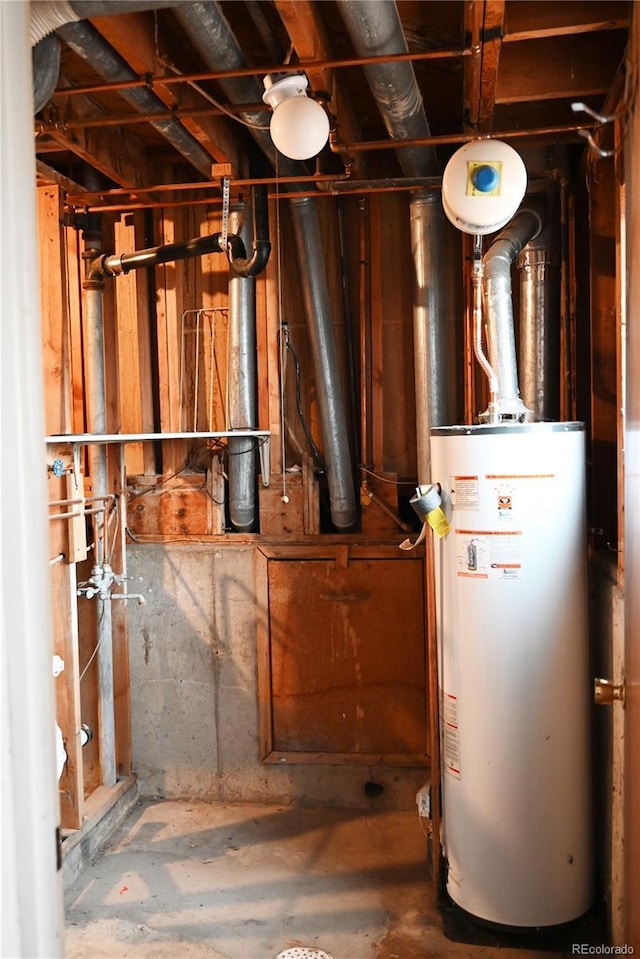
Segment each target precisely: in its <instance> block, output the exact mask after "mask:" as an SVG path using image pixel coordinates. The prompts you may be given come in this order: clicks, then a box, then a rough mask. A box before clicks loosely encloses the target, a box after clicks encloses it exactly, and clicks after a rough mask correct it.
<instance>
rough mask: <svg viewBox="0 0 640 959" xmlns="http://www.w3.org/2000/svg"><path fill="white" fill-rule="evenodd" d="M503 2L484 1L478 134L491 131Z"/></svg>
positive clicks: (496, 0)
mask: <svg viewBox="0 0 640 959" xmlns="http://www.w3.org/2000/svg"><path fill="white" fill-rule="evenodd" d="M504 9H505V2H504V0H486V2H485V5H484V21H483V24H482V65H481V67H480V106H479V110H478V132H479V133H490V132H491V130H492V129H493V111H494V107H495V104H496V87H497V84H498V64H499V62H500V52H501V49H502V31H503V26H504Z"/></svg>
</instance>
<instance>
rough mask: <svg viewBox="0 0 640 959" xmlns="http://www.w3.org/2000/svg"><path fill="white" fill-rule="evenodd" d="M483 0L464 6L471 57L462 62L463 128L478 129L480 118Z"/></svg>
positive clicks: (468, 47) (476, 0)
mask: <svg viewBox="0 0 640 959" xmlns="http://www.w3.org/2000/svg"><path fill="white" fill-rule="evenodd" d="M483 17H484V3H483V0H466V3H465V5H464V45H465V47H466V48H467V49H469V50H471V56H469V57H467V58H466V59H465V61H464V128H465V132H474V131H476V130H477V129H478V119H479V116H480V68H481V66H482V43H481V35H482V20H483Z"/></svg>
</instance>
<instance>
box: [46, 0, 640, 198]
mask: <svg viewBox="0 0 640 959" xmlns="http://www.w3.org/2000/svg"><path fill="white" fill-rule="evenodd" d="M95 6H96V5H95V4H93V3H92V4H91V8H92V9H95ZM105 6H106V7H108V4H106V5H105ZM192 6H195V7H200V8H201V10H202V9H206V8H209V9H215V10H216V14H217V12H221V13H222V14H223V15H224V17H225V18H226V20H227V21H228V24H229V27H230V28H231V31H232V33H233V34H234V35H235V38H236V39H237V43H238V45H239V47H240V49H241V50H242V54H243V58H244V61H245V66H246V69H245V73H246V72H247V70H248V71H249V72H252V71H255V73H253V74H252V76H251V77H250V78H249V79H250V81H251V83H252V84H253V89H254V90H255V89H257V88H259V90H261V89H262V81H263V78H264V76H265V74H266V73H268V72H269V71H274V70H275V69H276V68H278V67H282V65H284V64H289V66H292V65H295V66H296V67H298V68H299V69H300V70H301V71H305V72H306V73H307V75H308V77H309V80H310V87H311V90H312V92H313V95H314V96H316V97H319V98H321V99H323V100H325V101H326V105H327V108H328V110H329V113H330V116H331V123H332V128H333V133H332V137H331V140H330V144H329V145H327V146H326V147H325V148H324V150H323V151H322V152H321V154H320V155H319V157H318V158H317V160H316V161H310V162H309V163H308V164H306V165H305V164H304V163H296V164H295V167H296V170H298V169H299V172H300V174H308V175H313V174H326V175H329V176H330V177H333V176H336V177H338V176H345V175H346V174H349V175H350V176H351V177H352V178H353V179H358V180H361V179H363V178H376V177H397V176H399V175H400V172H401V171H400V164H399V162H398V156H397V151H394V150H393V149H392V148H388V147H386V146H385V145H386V144H389V143H390V137H389V134H388V132H387V130H386V128H385V125H384V122H383V120H382V117H381V115H380V111H379V109H378V107H377V104H376V101H375V100H374V98H373V95H372V93H371V90H370V87H369V84H368V83H367V79H366V77H365V73H364V69H363V66H362V64H361V63H359V62H358V61H359V60H360V59H361V58H360V57H358V53H357V52H356V50H355V49H354V45H353V42H352V39H351V37H350V34H349V32H348V30H347V27H346V25H345V19H344V18H343V13H344V9H345V7H346V6H353V4H351V3H345V2H343V0H322V2H318V0H233V2H229V0H221V2H219V3H205V4H195V5H192V4H184V3H182V4H176V5H175V6H173V7H169V8H167V7H163V8H161V9H157V10H146V11H144V12H137V13H127V14H120V15H111V16H101V17H92V18H91V19H90V21H89V23H90V25H91V28H92V30H93V31H96V32H97V34H98V35H99V38H102V40H103V41H104V42H105V43H106V44H108V45H109V46H110V47H111V48H112V49H113V51H115V53H117V54H118V55H119V56H120V58H122V61H124V64H123V66H124V67H125V68H126V66H127V65H128V66H129V68H130V77H129V80H128V84H129V85H125V86H123V85H122V83H120V84H115V85H114V84H113V82H112V81H111V82H110V83H107V82H105V79H104V77H103V76H101V75H100V74H99V73H98V72H97V70H96V68H95V63H93V64H92V63H90V62H89V61H88V60H86V59H83V58H82V57H81V56H79V55H78V53H77V52H76V51H74V50H72V49H71V48H70V46H69V45H68V43H67V42H65V41H64V40H62V41H61V66H60V75H59V79H58V81H57V88H56V89H55V91H54V92H53V94H52V95H51V96H50V99H49V100H48V102H47V103H46V104H45V105H44V106H43V107H42V108H41V110H40V112H39V113H38V115H37V116H36V121H35V124H36V152H37V157H38V160H39V161H40V163H39V176H40V178H41V180H42V181H43V182H46V180H47V179H48V178H55V177H56V174H61V175H62V176H65V177H67V178H69V179H70V180H72V181H73V182H75V183H77V184H80V185H81V186H82V187H84V188H86V189H87V190H89V191H92V192H103V191H106V190H109V189H113V188H115V187H120V188H125V189H127V190H128V189H131V190H135V189H141V188H143V187H148V186H154V185H161V184H167V183H170V182H173V183H177V182H182V183H189V182H198V181H204V180H208V179H210V180H211V181H212V191H214V194H215V192H216V191H217V190H218V188H219V184H220V176H221V173H220V170H221V168H220V167H216V168H215V169H214V170H213V172H209V171H208V170H207V165H208V161H209V159H210V162H211V164H212V165H213V164H227V163H229V164H231V170H232V174H231V175H232V177H233V176H235V177H242V176H244V177H247V176H248V175H249V166H248V162H247V158H248V156H249V155H250V154H251V153H258V150H257V147H256V144H255V142H254V140H252V139H251V136H250V134H249V133H248V130H247V127H246V126H245V125H243V124H241V123H239V122H237V119H234V118H237V117H238V116H239V114H240V113H241V112H242V113H247V112H249V113H250V112H251V110H252V109H253V112H254V113H256V112H264V110H265V107H264V106H263V105H262V104H261V103H260V101H259V98H257V99H256V100H253V102H247V101H246V100H243V99H241V100H239V99H238V96H237V95H234V96H233V97H230V96H229V95H228V93H229V87H228V84H225V81H224V77H222V82H221V74H224V73H225V70H218V71H217V73H216V75H215V76H212V74H213V72H214V71H213V70H212V68H211V65H210V64H207V63H205V62H204V59H203V57H202V56H201V54H200V53H199V52H198V51H197V50H196V48H195V44H194V41H193V37H192V36H191V37H190V36H189V35H188V32H187V30H186V29H185V26H184V21H185V17H184V16H181V12H184V11H185V10H186V9H187V8H189V7H192ZM356 6H357V5H356ZM630 6H631V5H630V3H628V2H619V0H615V2H609V0H606V2H601V0H591V2H590V0H586V2H582V0H557V2H553V3H550V2H546V0H541V2H537V0H532V2H526V3H523V2H521V0H507V2H504V0H470V2H469V0H466V2H463V0H429V2H421V0H398V3H397V9H398V13H399V16H400V20H401V23H402V29H403V32H404V37H405V40H406V44H407V48H408V52H409V54H410V55H411V58H412V62H413V66H414V69H415V74H416V78H417V81H418V85H419V88H420V91H421V94H422V97H423V100H424V105H425V110H426V115H427V118H428V122H429V128H430V133H431V137H432V138H434V142H435V145H436V148H437V150H438V159H439V161H440V162H441V163H444V162H446V160H447V158H448V156H449V155H450V153H451V152H452V151H453V150H454V149H455V148H456V147H457V146H458V145H459V144H460V143H461V142H462V141H463V140H464V139H465V138H469V136H473V135H477V134H491V135H493V136H505V135H506V134H509V135H510V136H509V137H506V138H508V139H510V142H512V144H513V145H514V146H516V147H517V146H518V143H519V144H523V145H533V144H537V145H539V144H540V143H558V142H580V136H579V135H578V131H577V128H578V127H579V126H583V127H584V126H587V127H589V128H590V129H593V126H594V123H593V121H592V120H591V118H590V117H589V116H587V115H586V114H584V113H574V112H573V111H572V109H571V103H572V102H574V101H583V102H584V103H586V104H587V105H589V106H590V107H591V108H593V109H594V110H601V109H602V108H603V105H604V103H605V100H606V96H607V93H608V92H609V90H610V89H611V86H612V84H613V83H614V81H615V79H616V76H617V74H618V71H619V67H620V65H621V62H622V59H623V57H624V51H625V47H626V42H627V31H628V24H629V16H630ZM82 7H83V2H82V0H76V2H75V4H74V9H75V10H76V12H77V13H79V15H82ZM177 8H181V10H180V11H178V12H176V9H177ZM65 30H66V27H63V28H62V30H61V31H60V33H61V34H62V35H64V34H65ZM67 39H68V38H67ZM227 69H228V68H227ZM236 76H237V69H236ZM182 77H185V78H186V77H189V79H188V80H187V79H184V80H183V79H182ZM245 79H247V78H246V77H245ZM251 83H247V85H246V88H247V89H251ZM136 84H137V86H136ZM256 85H257V86H256ZM73 88H81V91H82V92H73V93H72V92H70V91H71V90H73ZM134 88H135V89H138V90H139V89H141V88H143V89H145V90H146V91H148V92H152V93H153V94H154V95H155V97H156V98H157V99H156V100H155V101H153V102H155V104H156V105H155V106H154V107H152V108H147V109H145V110H143V112H138V111H137V110H136V109H135V108H134V107H133V106H132V105H131V102H130V99H131V98H130V97H129V99H126V97H127V95H128V94H130V92H131V90H132V89H134ZM236 89H237V87H236ZM267 112H268V111H267ZM168 119H173V120H179V121H180V123H181V124H182V125H183V127H184V128H185V129H186V131H188V133H189V135H190V138H192V139H193V143H194V145H196V146H197V147H199V149H198V150H196V152H197V154H198V157H199V162H198V163H194V162H193V161H191V162H189V161H188V160H187V159H185V156H184V155H183V154H182V153H180V152H178V151H177V150H176V148H175V146H173V145H172V144H171V143H170V142H169V140H168V139H166V137H165V136H163V135H162V133H161V132H159V126H160V124H161V123H162V122H163V121H166V120H168ZM150 120H154V121H155V126H152V125H151V123H150V122H149V121H150ZM524 132H526V134H527V135H526V136H522V135H519V134H522V133H524ZM267 172H271V171H267ZM280 172H282V171H280ZM289 172H291V171H290V170H289ZM271 175H272V174H271ZM129 199H130V200H131V201H132V198H129ZM137 199H140V198H139V197H138V198H137ZM150 199H151V197H150V195H149V194H145V195H144V196H143V198H142V201H143V202H149V200H150ZM154 199H156V200H159V199H162V200H165V201H166V200H168V199H169V197H168V196H167V193H166V192H165V193H162V194H161V195H156V196H155V197H154ZM176 199H177V196H176ZM87 201H88V203H89V205H93V204H97V203H98V202H99V201H98V200H97V198H95V197H91V198H87ZM120 201H121V202H122V198H120ZM109 202H113V203H115V202H116V198H115V197H113V198H109Z"/></svg>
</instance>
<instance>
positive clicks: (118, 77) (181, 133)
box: [56, 20, 213, 179]
mask: <svg viewBox="0 0 640 959" xmlns="http://www.w3.org/2000/svg"><path fill="white" fill-rule="evenodd" d="M56 32H57V34H58V36H60V37H61V38H62V39H63V40H64V42H65V43H66V44H67V45H68V46H69V47H70V48H71V49H72V50H73V52H74V53H76V54H77V55H78V56H79V57H81V58H82V59H83V60H86V61H87V63H89V64H90V65H91V67H92V69H93V70H95V71H96V73H98V74H99V75H100V76H101V77H102V79H103V80H106V81H107V82H111V81H113V82H116V81H126V80H137V79H138V75H137V74H136V73H135V71H134V70H132V69H131V67H130V66H129V64H128V63H127V61H126V60H125V59H124V58H123V57H121V56H120V54H119V53H117V52H116V51H115V50H114V49H113V47H112V46H111V45H110V44H109V43H107V41H106V40H104V38H103V37H102V36H101V35H100V33H99V32H98V31H97V30H96V29H95V27H93V26H92V25H91V24H90V23H89V22H88V21H86V20H82V21H80V22H79V23H67V24H66V25H64V26H61V27H58V28H57V31H56ZM119 92H120V95H121V96H122V98H123V99H124V100H126V101H127V103H129V104H130V105H131V106H132V107H133V108H134V109H135V110H137V111H138V112H140V113H154V112H158V111H161V110H162V111H164V110H166V106H165V104H164V103H163V102H162V100H161V99H160V98H159V97H158V96H156V94H155V93H153V92H152V91H151V90H147V89H146V88H145V87H136V88H133V89H124V90H120V91H119ZM149 123H150V125H151V126H152V127H153V128H154V129H155V130H157V131H158V133H160V134H162V136H163V137H164V138H165V140H167V141H168V142H169V143H170V144H171V145H172V146H173V147H174V148H175V149H176V150H177V151H178V152H179V153H181V154H182V156H183V157H184V158H185V159H186V160H188V161H189V163H191V164H192V165H193V166H194V167H195V168H196V170H199V171H200V173H202V174H203V175H204V176H205V177H207V178H208V179H209V178H210V177H211V164H212V162H213V160H212V157H211V156H210V155H209V153H207V151H206V150H205V149H203V147H202V146H201V145H200V144H199V143H198V141H197V140H196V138H195V137H193V136H192V135H191V134H190V133H189V131H188V130H187V129H186V127H184V126H183V125H182V123H180V122H179V121H178V120H174V119H169V120H150V121H149Z"/></svg>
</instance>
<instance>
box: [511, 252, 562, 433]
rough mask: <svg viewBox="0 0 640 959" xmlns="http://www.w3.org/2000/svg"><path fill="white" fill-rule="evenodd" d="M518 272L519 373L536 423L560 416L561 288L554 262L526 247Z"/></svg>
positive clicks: (550, 253) (551, 257)
mask: <svg viewBox="0 0 640 959" xmlns="http://www.w3.org/2000/svg"><path fill="white" fill-rule="evenodd" d="M518 267H519V268H520V325H519V333H520V343H519V362H518V371H519V377H520V390H521V394H522V400H523V402H524V403H525V405H526V406H528V407H529V408H530V409H532V410H533V412H534V414H535V418H536V420H557V419H558V418H559V416H560V288H559V283H558V270H557V265H556V258H555V256H554V255H553V253H552V252H551V250H548V249H542V248H540V247H532V246H531V244H530V245H529V246H527V247H526V249H524V250H523V251H522V253H521V254H520V256H519V257H518Z"/></svg>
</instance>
